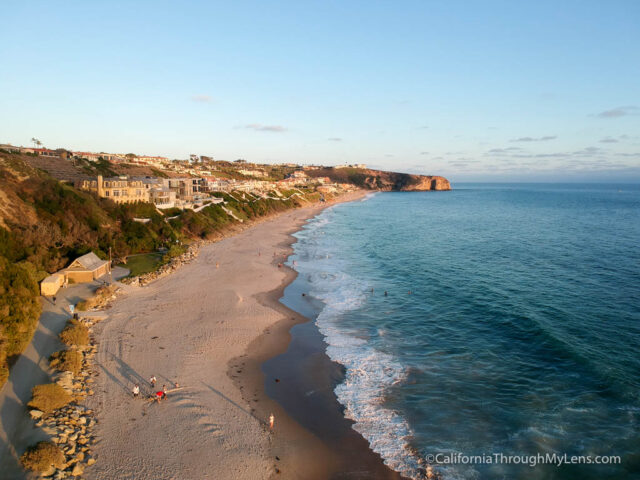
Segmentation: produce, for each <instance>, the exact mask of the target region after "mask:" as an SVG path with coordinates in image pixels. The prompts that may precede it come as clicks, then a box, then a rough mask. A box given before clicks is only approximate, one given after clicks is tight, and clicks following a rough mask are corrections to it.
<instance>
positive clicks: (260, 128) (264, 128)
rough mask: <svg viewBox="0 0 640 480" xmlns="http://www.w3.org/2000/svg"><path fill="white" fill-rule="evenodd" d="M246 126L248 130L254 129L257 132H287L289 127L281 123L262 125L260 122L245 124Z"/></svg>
mask: <svg viewBox="0 0 640 480" xmlns="http://www.w3.org/2000/svg"><path fill="white" fill-rule="evenodd" d="M244 128H246V129H248V130H254V131H256V132H276V133H279V132H286V131H287V129H286V128H285V127H283V126H281V125H262V124H260V123H250V124H248V125H245V126H244Z"/></svg>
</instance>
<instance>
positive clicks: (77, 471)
mask: <svg viewBox="0 0 640 480" xmlns="http://www.w3.org/2000/svg"><path fill="white" fill-rule="evenodd" d="M83 473H84V467H83V466H82V465H80V464H79V463H76V465H75V466H74V467H73V470H71V475H73V476H74V477H79V476H80V475H82V474H83Z"/></svg>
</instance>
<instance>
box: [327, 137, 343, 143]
mask: <svg viewBox="0 0 640 480" xmlns="http://www.w3.org/2000/svg"><path fill="white" fill-rule="evenodd" d="M327 140H329V141H330V142H341V141H342V139H341V138H340V137H329V138H327Z"/></svg>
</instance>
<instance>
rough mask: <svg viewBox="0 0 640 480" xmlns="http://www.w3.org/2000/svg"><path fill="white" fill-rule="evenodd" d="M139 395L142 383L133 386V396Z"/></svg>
mask: <svg viewBox="0 0 640 480" xmlns="http://www.w3.org/2000/svg"><path fill="white" fill-rule="evenodd" d="M138 395H140V385H138V384H137V383H136V384H135V385H134V386H133V398H138Z"/></svg>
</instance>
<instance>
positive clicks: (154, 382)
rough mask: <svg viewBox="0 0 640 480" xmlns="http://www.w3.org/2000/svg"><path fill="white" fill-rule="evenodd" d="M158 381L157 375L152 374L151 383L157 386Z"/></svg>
mask: <svg viewBox="0 0 640 480" xmlns="http://www.w3.org/2000/svg"><path fill="white" fill-rule="evenodd" d="M157 381H158V380H157V379H156V376H155V375H151V378H150V379H149V383H150V384H151V386H152V387H155V386H156V382H157Z"/></svg>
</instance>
